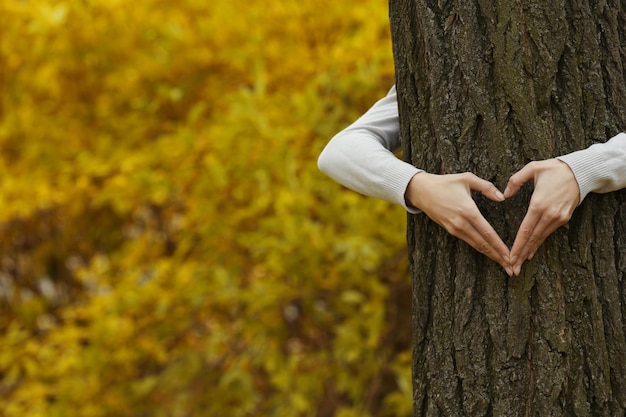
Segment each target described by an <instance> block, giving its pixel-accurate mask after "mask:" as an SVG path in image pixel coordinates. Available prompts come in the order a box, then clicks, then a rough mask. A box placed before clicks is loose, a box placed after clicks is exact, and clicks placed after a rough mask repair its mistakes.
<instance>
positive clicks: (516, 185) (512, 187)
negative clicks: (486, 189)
mask: <svg viewBox="0 0 626 417" xmlns="http://www.w3.org/2000/svg"><path fill="white" fill-rule="evenodd" d="M535 168H536V166H535V164H534V163H532V162H530V163H528V164H526V166H524V168H522V169H520V170H519V171H517V172H516V173H515V174H513V175H511V178H509V181H508V182H507V184H506V188H505V189H504V197H505V198H509V197H512V196H514V195H515V194H517V192H518V191H519V189H520V188H521V187H522V185H524V184H526V183H527V182H528V181H530V180H532V179H534V177H535Z"/></svg>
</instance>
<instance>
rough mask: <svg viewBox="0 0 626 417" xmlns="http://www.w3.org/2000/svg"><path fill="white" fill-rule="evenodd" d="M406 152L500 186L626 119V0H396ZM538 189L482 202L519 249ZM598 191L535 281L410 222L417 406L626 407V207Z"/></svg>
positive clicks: (612, 412)
mask: <svg viewBox="0 0 626 417" xmlns="http://www.w3.org/2000/svg"><path fill="white" fill-rule="evenodd" d="M389 6H390V21H391V30H392V40H393V50H394V59H395V64H396V78H397V80H396V81H397V87H398V103H399V112H400V127H401V140H402V143H403V149H404V155H405V158H406V159H407V160H408V161H410V162H411V163H413V164H414V165H416V166H418V167H420V168H424V169H425V170H427V171H429V172H432V173H454V172H465V171H471V172H474V173H475V174H477V175H479V176H480V177H482V178H485V179H487V180H490V181H493V182H494V183H495V184H496V185H497V186H498V187H500V188H501V189H502V188H503V187H504V185H505V184H506V181H507V180H508V178H509V176H510V175H511V174H513V173H514V172H515V171H517V170H519V169H520V168H521V167H523V166H524V165H525V164H526V163H527V162H529V161H531V160H541V159H547V158H551V157H554V156H557V155H562V154H565V153H568V152H572V151H575V150H578V149H583V148H586V147H587V146H589V145H591V144H592V143H594V142H595V141H604V140H606V139H607V138H608V137H610V136H612V135H614V134H616V133H617V132H619V131H622V130H624V129H626V68H625V65H624V64H625V63H626V34H625V33H626V13H625V10H626V2H624V1H621V2H620V1H616V0H613V1H592V0H572V1H565V0H550V1H546V0H533V1H522V0H492V1H489V0H456V1H444V0H439V1H437V0H415V1H413V0H390V3H389ZM531 193H532V187H531V186H527V187H525V188H524V190H523V192H521V193H520V195H518V196H516V197H514V198H512V199H510V200H507V201H506V202H504V203H502V204H496V203H492V202H489V201H486V200H485V199H481V198H479V197H477V203H478V204H479V207H480V209H481V211H482V212H483V214H484V215H485V217H486V218H487V219H488V220H489V221H490V222H491V223H492V225H493V226H494V228H495V229H496V230H497V231H498V232H499V233H500V235H501V237H502V238H503V240H505V242H507V244H509V245H510V244H512V240H513V238H514V236H515V233H516V232H517V229H518V227H519V224H520V222H521V219H522V218H523V216H524V214H525V211H526V207H527V205H528V200H529V198H530V195H531ZM624 202H625V194H624V192H622V191H620V192H616V193H610V194H605V195H596V194H590V195H589V196H588V197H587V198H586V199H585V201H584V202H583V203H582V204H581V206H580V207H579V208H578V209H577V210H576V211H575V213H574V216H573V218H572V219H571V221H570V222H569V223H568V224H567V225H565V226H563V227H561V228H560V229H559V230H557V231H556V232H555V233H554V234H553V235H552V236H551V237H550V238H548V240H547V241H546V242H545V243H544V244H543V245H542V247H541V249H540V251H539V252H538V253H537V255H536V256H535V258H534V259H533V260H532V261H530V262H527V263H526V264H525V266H524V268H523V271H522V275H520V276H519V277H516V278H511V279H510V278H508V277H507V276H506V274H505V273H504V272H503V271H502V270H501V269H500V268H499V267H498V266H497V265H496V264H495V263H493V262H491V261H489V260H488V259H487V258H485V257H483V256H482V255H480V254H478V253H476V252H475V251H474V250H473V249H472V248H470V247H469V246H467V245H466V244H464V243H462V242H460V241H458V240H457V239H455V238H453V237H451V236H449V235H448V234H447V233H446V232H445V231H444V230H443V229H441V228H440V227H439V226H437V225H436V224H434V223H433V222H431V221H429V220H428V219H427V218H426V217H425V216H421V215H417V216H410V218H409V222H408V233H407V238H408V243H409V256H410V259H411V265H412V275H413V304H414V311H413V337H414V365H413V375H414V402H415V404H414V405H415V415H416V416H437V415H446V416H524V415H527V416H531V415H532V416H555V415H559V416H561V415H565V416H590V415H593V416H596V415H597V416H617V415H620V416H621V415H624V413H625V410H626V336H625V326H626V288H625V280H624V277H625V271H626V242H625V240H626V229H625V227H626V204H624Z"/></svg>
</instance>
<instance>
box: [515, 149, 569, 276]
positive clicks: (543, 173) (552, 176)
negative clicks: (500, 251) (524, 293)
mask: <svg viewBox="0 0 626 417" xmlns="http://www.w3.org/2000/svg"><path fill="white" fill-rule="evenodd" d="M531 180H532V181H533V183H534V185H535V190H534V191H533V195H532V197H531V198H530V204H529V206H528V211H527V212H526V216H525V217H524V220H523V221H522V224H521V225H520V227H519V230H518V231H517V235H516V236H515V242H514V243H513V247H512V248H511V255H510V258H511V267H512V268H513V273H514V274H515V275H519V273H520V271H521V268H522V264H523V263H524V262H525V261H526V260H530V259H532V257H533V256H534V255H535V252H536V251H537V248H538V247H539V246H540V245H541V244H542V243H543V241H544V240H545V239H546V238H547V237H548V236H549V235H550V234H551V233H552V232H554V231H555V230H556V229H557V228H559V227H560V226H562V225H563V224H565V223H567V222H568V221H569V219H570V218H571V217H572V213H573V212H574V209H575V208H576V207H577V206H578V203H579V201H580V190H579V188H578V182H577V181H576V178H575V177H574V173H573V172H572V170H571V169H570V167H569V165H567V164H566V163H565V162H562V161H560V160H558V159H547V160H545V161H534V162H530V163H529V164H527V165H526V166H525V167H524V168H522V169H521V170H519V171H518V172H516V173H515V174H513V175H512V176H511V178H509V182H508V184H507V186H506V189H505V190H504V197H505V198H509V197H511V196H513V195H515V194H516V193H517V192H518V191H519V189H520V187H521V186H522V185H524V183H526V182H528V181H531Z"/></svg>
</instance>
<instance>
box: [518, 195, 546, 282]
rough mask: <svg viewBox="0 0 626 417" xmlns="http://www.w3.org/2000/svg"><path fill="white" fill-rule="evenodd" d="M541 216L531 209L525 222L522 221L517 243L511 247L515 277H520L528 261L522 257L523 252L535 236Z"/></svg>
mask: <svg viewBox="0 0 626 417" xmlns="http://www.w3.org/2000/svg"><path fill="white" fill-rule="evenodd" d="M540 218H541V217H540V216H539V215H537V214H536V211H535V210H533V209H532V207H531V208H529V210H528V212H527V213H526V216H525V217H524V220H522V224H521V225H520V227H519V229H518V231H517V234H516V236H515V241H514V242H513V246H512V247H511V264H512V265H513V270H514V271H515V275H519V270H520V269H521V266H522V263H523V262H524V261H525V260H526V259H525V258H524V257H523V256H522V252H523V251H524V248H525V247H526V245H528V242H529V240H530V239H531V237H532V236H533V233H534V231H535V228H536V227H537V223H539V220H540Z"/></svg>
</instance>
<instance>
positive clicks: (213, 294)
mask: <svg viewBox="0 0 626 417" xmlns="http://www.w3.org/2000/svg"><path fill="white" fill-rule="evenodd" d="M0 13H2V17H1V21H2V36H1V37H0V89H1V95H2V96H1V97H2V101H1V102H0V201H2V205H1V207H0V229H1V230H2V234H1V235H0V306H1V308H2V310H1V312H2V314H1V315H0V327H1V329H2V332H1V334H0V415H3V416H7V417H14V416H15V417H25V416H27V417H30V416H32V417H39V416H42V417H43V416H46V417H51V416H52V417H54V416H59V417H61V416H63V417H65V416H77V417H78V416H80V417H100V416H118V417H123V416H129V417H130V416H132V417H137V416H151V417H153V416H155V417H158V416H168V417H169V416H229V417H237V416H280V417H290V416H294V417H296V416H320V417H322V416H337V417H350V416H359V417H366V416H408V415H411V387H410V385H411V383H410V354H409V349H410V346H409V345H410V336H409V333H410V326H409V323H410V286H409V283H408V272H407V262H406V259H405V258H406V254H405V242H404V236H405V234H404V227H405V226H404V224H405V215H404V213H403V210H402V209H401V208H400V207H392V206H390V205H389V204H387V203H384V202H381V201H376V200H373V199H367V198H363V197H361V196H358V195H356V194H354V193H352V192H350V191H347V190H345V189H342V187H340V186H338V185H337V184H335V183H333V182H332V181H331V180H330V179H328V178H326V177H324V176H323V175H322V174H321V173H319V172H318V170H317V168H316V158H317V155H318V154H319V152H320V151H321V149H322V147H323V146H324V145H325V143H326V142H327V141H328V140H329V138H330V137H331V136H332V135H333V134H334V133H335V132H337V131H338V130H339V129H341V128H342V127H344V126H345V125H347V124H348V123H349V122H350V121H351V120H353V119H354V118H355V117H356V116H357V115H358V114H359V113H361V112H362V111H363V110H365V109H366V108H367V107H368V106H369V105H371V104H372V103H373V101H374V100H375V99H376V98H377V97H379V96H381V95H382V94H384V93H385V92H386V90H387V89H388V88H389V87H390V86H391V85H392V83H393V62H392V57H391V50H390V49H391V48H390V40H389V35H388V21H387V10H386V3H385V2H380V1H374V0H365V1H363V2H358V3H354V2H350V3H349V2H347V1H345V0H315V1H313V0H300V1H297V2H296V1H287V0H276V1H273V2H269V3H268V2H261V3H258V4H256V3H246V4H245V5H243V4H239V3H238V2H232V1H229V0H215V1H212V2H206V1H200V0H179V1H177V2H169V1H164V0H143V1H139V2H122V1H119V0H104V1H99V2H91V1H84V0H81V1H78V0H34V1H21V0H8V1H5V2H4V3H3V5H2V6H0Z"/></svg>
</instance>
